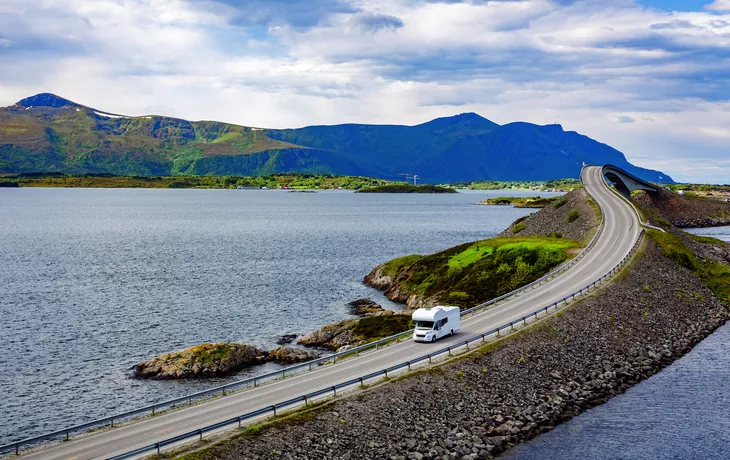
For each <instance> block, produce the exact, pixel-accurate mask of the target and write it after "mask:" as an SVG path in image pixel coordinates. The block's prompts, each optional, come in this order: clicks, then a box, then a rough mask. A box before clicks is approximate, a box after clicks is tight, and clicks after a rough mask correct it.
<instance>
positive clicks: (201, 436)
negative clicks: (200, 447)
mask: <svg viewBox="0 0 730 460" xmlns="http://www.w3.org/2000/svg"><path fill="white" fill-rule="evenodd" d="M198 434H199V435H200V440H201V441H202V440H203V430H198Z"/></svg>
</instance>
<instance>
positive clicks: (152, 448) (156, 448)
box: [110, 230, 644, 460]
mask: <svg viewBox="0 0 730 460" xmlns="http://www.w3.org/2000/svg"><path fill="white" fill-rule="evenodd" d="M643 234H644V230H641V232H640V233H639V235H638V237H637V238H636V241H635V242H634V245H633V246H632V247H631V250H630V251H629V252H628V253H627V254H626V256H624V258H623V259H621V262H619V263H618V264H617V265H616V266H614V267H613V268H612V269H611V270H610V271H609V272H608V273H606V274H605V275H603V276H602V277H600V278H599V279H597V280H596V281H594V282H592V283H590V284H588V285H587V286H585V287H583V288H581V289H579V290H577V291H575V292H573V293H572V294H570V295H568V296H566V297H564V298H562V299H561V300H558V301H556V302H553V303H552V304H550V305H548V306H545V307H542V308H540V309H538V310H535V311H533V312H532V313H530V314H528V315H525V316H523V317H522V318H519V319H517V320H514V321H510V322H509V323H506V324H503V325H502V326H499V327H496V328H494V329H492V330H490V331H488V332H485V333H483V334H479V335H476V336H474V337H471V338H469V339H467V340H464V341H462V342H459V343H456V344H453V345H450V346H448V347H445V348H442V349H440V350H437V351H434V352H431V353H428V354H425V355H423V356H420V357H418V358H415V359H411V360H409V361H405V362H403V363H400V364H396V365H394V366H391V367H388V368H385V369H382V370H380V371H377V372H372V373H370V374H366V375H363V376H361V377H358V378H354V379H351V380H347V381H345V382H340V383H338V384H336V385H332V386H331V387H327V388H323V389H320V390H317V391H314V392H311V393H307V394H304V395H301V396H297V397H296V398H292V399H290V400H288V401H284V402H281V403H278V404H273V405H271V406H268V407H264V408H262V409H258V410H255V411H251V412H247V413H245V414H242V415H239V416H237V417H233V418H230V419H228V420H224V421H222V422H218V423H215V424H212V425H208V426H206V427H203V428H200V429H197V430H193V431H189V432H187V433H184V434H181V435H178V436H174V437H171V438H168V439H165V440H162V441H159V442H156V443H154V444H149V445H147V446H144V447H140V448H139V449H135V450H132V451H129V452H126V453H124V454H121V455H117V456H114V457H111V459H110V460H125V459H129V458H134V457H137V456H140V455H143V454H148V453H151V452H155V453H157V454H160V452H161V450H162V449H164V448H166V447H168V446H172V445H174V444H177V443H180V442H183V441H187V440H190V439H193V438H198V439H200V440H202V439H203V435H204V434H206V433H210V432H212V431H216V430H220V429H222V428H226V427H230V426H232V425H238V427H239V428H240V427H241V426H242V424H243V422H247V421H250V420H253V419H256V418H259V417H263V416H268V415H274V416H276V415H277V412H281V410H282V409H287V408H291V407H292V406H294V405H297V404H302V403H303V404H308V403H309V402H310V401H312V400H314V399H315V398H317V397H321V396H325V395H332V396H337V391H338V390H343V389H345V388H348V387H352V386H355V385H365V384H366V383H367V382H368V381H370V380H372V379H375V378H378V377H388V373H393V372H396V371H399V370H402V369H406V368H407V369H408V370H411V367H412V366H413V365H415V364H419V363H422V362H424V361H428V362H429V363H430V362H432V360H433V359H434V358H437V357H439V356H442V355H444V354H448V355H449V356H451V355H452V352H454V351H455V350H458V349H463V348H466V351H468V350H469V345H470V344H473V343H475V342H480V341H481V342H485V341H486V340H487V338H490V337H494V336H497V337H499V336H500V335H501V332H502V331H504V330H507V329H509V330H514V328H515V326H519V325H527V321H528V320H530V319H537V318H538V316H539V315H541V314H542V315H543V317H545V316H548V315H549V314H551V313H550V309H553V313H555V312H556V311H558V310H559V309H560V306H561V304H562V305H563V306H566V305H567V304H568V303H569V302H570V301H571V300H575V298H576V297H580V296H581V295H582V294H584V293H587V292H590V291H591V289H595V288H596V286H600V285H601V284H602V283H603V282H604V281H606V280H607V279H609V278H610V277H612V276H613V275H615V274H616V273H618V271H619V270H621V268H622V267H623V266H624V265H625V264H626V263H627V262H628V261H629V260H630V259H631V257H633V255H634V253H635V252H636V250H637V248H638V247H639V243H640V242H641V240H642V236H643Z"/></svg>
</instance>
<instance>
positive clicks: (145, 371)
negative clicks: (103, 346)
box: [132, 299, 410, 380]
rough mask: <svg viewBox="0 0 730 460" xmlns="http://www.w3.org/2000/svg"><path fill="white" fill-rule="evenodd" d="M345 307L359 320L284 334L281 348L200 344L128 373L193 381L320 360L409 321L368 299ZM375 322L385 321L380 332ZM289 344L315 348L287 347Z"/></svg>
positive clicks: (143, 376) (135, 368)
mask: <svg viewBox="0 0 730 460" xmlns="http://www.w3.org/2000/svg"><path fill="white" fill-rule="evenodd" d="M348 307H349V310H350V313H351V314H353V315H355V316H360V317H361V318H360V319H351V320H345V321H340V322H338V323H334V324H328V325H326V326H324V327H323V328H321V329H318V330H316V331H312V332H310V333H309V334H306V335H304V336H302V337H300V338H299V339H298V340H297V337H298V336H297V334H285V335H283V336H282V337H281V338H280V339H279V340H278V341H277V344H278V345H281V346H280V347H278V348H276V349H274V350H265V349H263V348H258V347H254V346H252V345H248V344H245V343H237V342H212V343H202V344H199V345H195V346H192V347H189V348H185V349H183V350H179V351H174V352H171V353H165V354H164V355H161V356H158V357H155V358H152V359H148V360H146V361H143V362H141V363H139V364H137V365H135V366H134V367H132V371H133V375H134V377H135V378H140V379H157V380H175V379H195V378H209V377H223V376H227V375H231V374H233V373H235V372H238V371H240V370H242V369H245V368H248V367H251V366H257V365H260V364H265V363H270V362H274V363H279V364H296V363H301V362H306V361H310V360H313V359H316V358H318V357H320V356H321V353H320V352H319V351H318V350H319V349H325V350H328V351H337V350H343V349H347V348H350V347H352V346H356V345H360V344H363V343H365V342H366V341H368V340H370V339H372V338H371V337H370V335H372V334H371V333H369V332H371V330H372V329H377V330H379V331H380V330H385V331H386V332H389V331H390V330H396V332H398V331H397V329H401V328H403V327H406V328H407V326H408V321H409V320H410V318H409V317H406V316H403V315H400V316H399V317H398V318H392V319H390V318H388V317H391V316H396V313H395V312H393V311H390V310H386V309H384V308H383V307H381V306H380V305H378V304H377V303H375V302H373V301H372V300H370V299H358V300H355V301H353V302H350V303H349V304H348ZM375 317H383V321H381V320H379V319H375V320H371V321H369V322H370V323H377V324H369V325H368V324H364V325H361V324H360V321H361V320H362V319H366V318H375ZM381 322H384V323H387V324H385V325H384V328H382V329H381V328H380V323H381ZM368 326H369V327H368ZM388 326H390V327H388ZM394 333H395V332H394ZM294 341H296V342H297V343H298V344H299V345H303V346H306V347H309V348H314V349H315V350H305V349H303V348H301V347H296V346H289V345H288V344H290V343H292V342H294Z"/></svg>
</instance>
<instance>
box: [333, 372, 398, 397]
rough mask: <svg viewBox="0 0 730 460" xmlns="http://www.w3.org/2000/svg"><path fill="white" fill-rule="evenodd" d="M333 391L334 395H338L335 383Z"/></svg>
mask: <svg viewBox="0 0 730 460" xmlns="http://www.w3.org/2000/svg"><path fill="white" fill-rule="evenodd" d="M385 376H386V377H387V376H388V375H387V374H386V375H385ZM332 393H334V395H335V396H337V385H334V386H333V387H332Z"/></svg>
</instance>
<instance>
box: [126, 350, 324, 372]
mask: <svg viewBox="0 0 730 460" xmlns="http://www.w3.org/2000/svg"><path fill="white" fill-rule="evenodd" d="M318 356H319V354H318V353H314V352H310V351H307V350H303V349H300V348H294V347H288V346H282V347H279V348H277V349H275V350H271V351H267V350H264V349H263V348H258V347H254V346H251V345H247V344H245V343H236V342H213V343H202V344H199V345H195V346H193V347H190V348H186V349H184V350H179V351H174V352H171V353H166V354H164V355H161V356H158V357H155V358H152V359H148V360H147V361H143V362H141V363H139V364H137V365H135V366H134V367H133V368H132V370H133V372H134V377H136V378H140V379H157V380H174V379H194V378H206V377H223V376H226V375H230V374H233V373H235V372H238V371H240V370H241V369H245V368H247V367H250V366H255V365H259V364H264V363H268V362H277V363H282V364H294V363H298V362H302V361H309V360H311V359H315V358H317V357H318Z"/></svg>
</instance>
